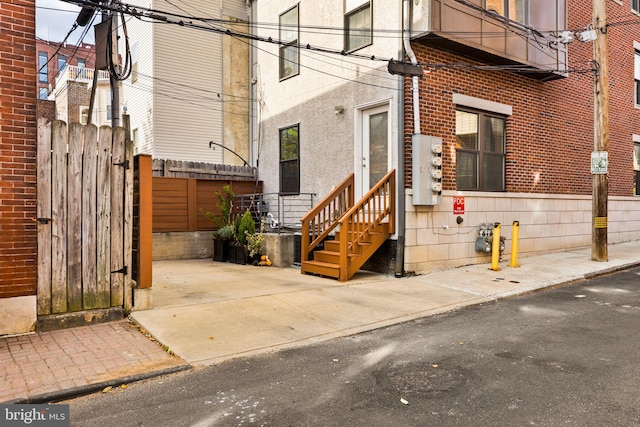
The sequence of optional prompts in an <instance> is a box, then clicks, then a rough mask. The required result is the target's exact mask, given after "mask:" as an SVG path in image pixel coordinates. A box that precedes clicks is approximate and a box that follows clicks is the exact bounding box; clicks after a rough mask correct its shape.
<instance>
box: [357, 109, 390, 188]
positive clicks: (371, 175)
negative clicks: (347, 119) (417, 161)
mask: <svg viewBox="0 0 640 427" xmlns="http://www.w3.org/2000/svg"><path fill="white" fill-rule="evenodd" d="M361 118H362V120H361V121H360V122H361V123H360V127H361V129H359V130H360V132H359V134H360V135H361V137H360V143H359V144H357V146H356V165H355V166H356V167H355V180H356V182H355V187H356V188H355V190H356V200H358V199H359V198H361V197H362V196H363V195H364V194H365V193H366V192H367V191H369V190H370V189H371V187H372V186H374V185H375V184H377V183H378V181H380V179H381V178H382V177H383V176H385V175H386V174H387V172H389V170H390V169H391V155H390V154H391V153H390V146H391V145H390V143H389V138H390V134H391V133H390V129H389V106H388V105H387V104H385V105H383V106H380V107H375V108H371V109H367V110H362V115H361Z"/></svg>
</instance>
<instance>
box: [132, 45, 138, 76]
mask: <svg viewBox="0 0 640 427" xmlns="http://www.w3.org/2000/svg"><path fill="white" fill-rule="evenodd" d="M137 81H138V42H135V43H134V44H132V45H131V83H135V82H137Z"/></svg>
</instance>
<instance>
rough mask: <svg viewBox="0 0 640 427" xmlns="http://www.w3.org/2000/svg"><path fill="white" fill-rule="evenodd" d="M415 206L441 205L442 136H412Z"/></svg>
mask: <svg viewBox="0 0 640 427" xmlns="http://www.w3.org/2000/svg"><path fill="white" fill-rule="evenodd" d="M411 142H412V144H411V147H412V153H413V162H412V169H411V171H412V183H413V204H414V206H423V205H424V206H433V205H439V204H440V199H441V194H442V138H438V137H435V136H427V135H413V137H412V141H411Z"/></svg>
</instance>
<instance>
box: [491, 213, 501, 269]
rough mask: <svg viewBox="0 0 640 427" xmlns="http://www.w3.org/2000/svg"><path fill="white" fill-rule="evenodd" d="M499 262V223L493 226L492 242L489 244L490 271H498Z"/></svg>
mask: <svg viewBox="0 0 640 427" xmlns="http://www.w3.org/2000/svg"><path fill="white" fill-rule="evenodd" d="M499 261H500V223H499V222H496V223H495V224H494V225H493V242H492V244H491V270H493V271H498V270H500V267H498V262H499Z"/></svg>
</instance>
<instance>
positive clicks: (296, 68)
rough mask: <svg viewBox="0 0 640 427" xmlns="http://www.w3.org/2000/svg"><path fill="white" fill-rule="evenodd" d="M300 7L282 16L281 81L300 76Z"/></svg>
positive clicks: (293, 8) (295, 7)
mask: <svg viewBox="0 0 640 427" xmlns="http://www.w3.org/2000/svg"><path fill="white" fill-rule="evenodd" d="M299 26H300V22H299V20H298V5H296V6H294V7H292V8H291V9H289V10H288V11H286V12H285V13H283V14H282V15H280V41H281V42H282V43H283V44H282V46H280V54H279V59H280V80H282V79H286V78H289V77H291V76H295V75H297V74H300V49H299V48H298V39H299Z"/></svg>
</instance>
